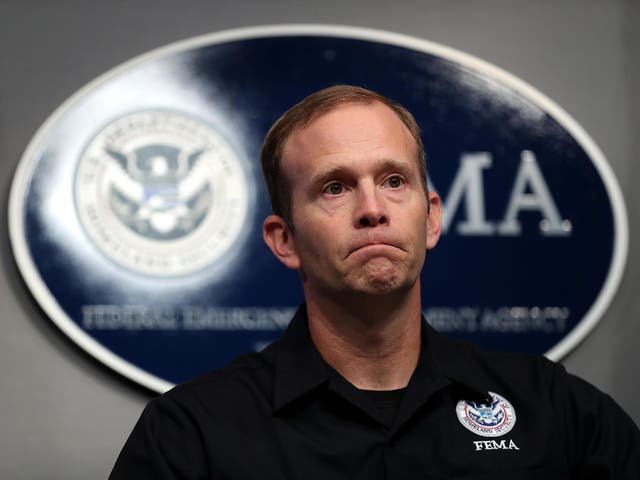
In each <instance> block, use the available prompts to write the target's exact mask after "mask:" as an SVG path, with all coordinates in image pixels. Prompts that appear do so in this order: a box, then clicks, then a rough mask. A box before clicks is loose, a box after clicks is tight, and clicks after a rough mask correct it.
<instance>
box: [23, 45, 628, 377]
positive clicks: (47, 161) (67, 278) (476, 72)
mask: <svg viewBox="0 0 640 480" xmlns="http://www.w3.org/2000/svg"><path fill="white" fill-rule="evenodd" d="M345 37H346V36H345ZM176 57H180V63H181V65H183V67H184V68H183V69H182V70H181V73H180V74H181V75H182V76H184V77H189V78H191V79H192V80H193V82H191V83H190V85H189V86H188V88H193V85H194V84H196V85H198V86H199V88H200V89H201V90H200V94H201V95H204V98H206V101H205V102H203V103H202V105H201V108H202V111H203V112H207V111H210V110H216V109H217V108H218V106H219V105H225V106H227V107H228V106H231V107H232V108H233V110H234V112H235V113H234V117H235V118H234V125H235V128H237V129H238V131H242V133H243V135H242V137H237V138H227V140H228V141H229V142H230V143H231V144H234V145H238V144H240V143H242V146H241V148H242V149H243V150H244V152H245V153H246V157H247V158H248V159H250V160H252V161H253V160H255V162H256V167H255V168H248V169H246V170H247V175H248V176H249V177H250V180H251V181H252V182H253V183H254V184H255V188H256V202H255V208H254V209H253V210H252V211H251V212H250V216H249V220H248V222H249V224H251V225H253V227H252V228H251V229H250V230H249V233H248V237H247V238H246V240H245V241H243V242H241V243H240V244H239V245H238V246H237V248H240V249H243V252H244V254H243V255H242V256H241V260H240V261H239V262H238V264H237V268H236V269H235V270H234V271H233V272H232V273H230V274H226V275H224V276H222V277H219V278H216V279H215V281H213V282H209V283H204V284H200V285H196V286H194V285H193V284H190V285H189V286H188V287H183V288H182V290H181V291H180V292H178V294H177V296H176V297H175V298H179V300H178V301H172V302H171V303H170V304H164V303H163V299H162V298H155V297H154V293H153V288H154V287H153V285H155V284H157V283H158V282H162V279H149V286H147V287H145V286H144V278H142V279H141V280H140V282H142V283H140V284H136V285H126V284H123V283H122V280H121V279H117V278H116V279H114V281H113V283H112V284H110V285H103V286H102V287H101V288H96V285H95V284H91V282H88V283H87V282H85V281H84V279H87V278H90V277H91V275H92V272H91V271H90V270H89V271H88V270H87V269H86V267H85V263H83V262H84V261H86V259H83V262H80V261H78V259H77V258H76V257H75V256H76V255H77V253H76V252H74V251H70V250H68V249H66V248H65V247H64V245H63V243H64V242H61V241H60V239H59V238H57V237H55V236H51V235H48V234H47V231H46V227H45V226H44V224H45V223H46V222H47V221H48V220H49V221H50V218H49V219H47V218H45V215H47V214H45V213H44V212H45V211H44V209H43V204H44V203H46V201H47V199H46V198H44V199H43V198H42V194H41V191H40V187H39V185H40V184H42V183H46V181H47V177H48V172H50V171H51V169H56V168H59V167H58V166H59V165H61V164H62V163H63V162H69V161H74V159H68V158H61V156H60V155H59V154H58V153H57V151H56V149H54V148H51V147H50V144H51V143H52V141H53V140H55V139H56V136H60V135H62V133H61V131H62V125H64V127H65V129H67V131H68V128H69V127H73V125H68V123H69V121H70V120H69V118H71V117H70V116H69V113H70V112H73V111H74V109H77V108H80V107H81V106H82V104H83V102H86V101H87V99H90V98H91V96H92V95H95V92H97V91H98V90H100V89H104V88H106V86H107V85H108V84H109V83H110V82H113V81H115V80H117V79H119V80H118V81H121V82H122V81H124V82H126V79H127V76H128V75H131V74H132V72H133V73H135V70H136V69H141V68H147V67H148V66H149V64H153V63H157V64H162V63H163V62H175V60H176ZM164 80H165V79H164V78H162V77H157V78H155V79H152V80H151V81H150V82H149V84H148V87H147V88H148V89H149V91H150V92H153V89H154V88H155V86H156V84H155V83H154V82H158V83H157V84H160V82H163V81H164ZM339 83H347V84H356V85H362V86H365V87H367V88H370V89H372V90H375V91H378V92H380V93H382V94H384V95H386V96H389V97H391V98H393V99H394V100H396V101H398V102H400V103H401V104H403V105H405V106H406V107H407V108H408V109H409V110H410V111H411V112H412V113H413V114H414V115H415V117H416V119H417V121H418V122H419V124H420V125H421V127H422V129H423V132H424V133H423V138H424V142H425V146H426V149H427V153H428V157H429V161H428V169H429V175H430V179H431V180H432V181H433V185H434V186H435V188H436V189H438V190H439V192H440V193H441V195H442V196H443V198H445V197H446V195H447V192H448V190H449V188H450V186H451V184H452V182H453V180H454V178H455V176H456V174H457V173H458V169H459V167H460V159H461V157H462V155H463V154H464V153H470V152H488V153H489V154H490V155H491V157H492V159H493V164H492V166H491V167H490V168H487V169H485V170H484V171H483V182H484V194H485V196H484V200H485V208H486V218H487V220H489V221H492V222H494V223H495V222H499V221H500V220H501V219H502V218H503V216H504V214H505V209H506V206H507V203H508V200H509V196H510V193H511V189H512V187H513V182H514V179H515V177H516V174H517V171H518V168H519V166H520V160H521V154H522V152H523V151H524V150H527V151H532V152H534V154H535V157H536V159H537V162H538V165H539V167H540V170H541V172H542V174H543V176H544V179H545V181H546V183H547V185H548V187H549V191H550V192H551V195H552V197H553V200H554V201H555V204H556V205H557V207H558V209H559V211H560V214H561V216H562V218H563V219H568V220H569V221H570V222H571V226H572V229H571V233H570V235H568V236H556V237H554V236H550V237H548V236H544V235H542V234H541V232H540V228H539V223H540V219H541V216H540V212H539V211H532V212H522V213H520V214H519V216H518V218H519V220H520V222H521V224H522V233H521V235H519V236H500V235H489V236H463V235H460V234H458V233H457V232H456V230H455V226H456V223H457V222H459V221H461V220H463V218H464V217H465V215H466V213H465V209H464V206H463V204H461V206H460V207H459V208H458V209H457V211H456V213H455V216H454V218H453V222H452V227H451V228H450V229H449V231H448V232H447V233H446V234H445V235H444V236H443V238H442V239H441V242H440V244H439V245H438V247H437V248H436V249H435V250H433V251H430V252H429V254H428V255H427V264H426V267H425V270H424V272H423V275H422V281H423V305H424V308H425V312H426V313H427V314H428V315H429V312H430V311H432V312H440V313H442V312H449V313H450V314H452V315H454V317H455V315H458V316H459V313H460V312H462V311H467V312H469V311H473V312H476V314H477V318H476V327H475V330H474V329H473V328H472V329H469V328H461V329H456V328H452V329H449V331H446V332H445V333H447V334H449V335H451V336H454V337H457V338H465V339H470V340H472V341H473V342H475V343H477V344H479V345H481V346H482V347H485V348H488V349H500V350H513V351H521V352H531V353H544V352H547V351H549V350H550V349H552V348H553V347H554V346H556V345H557V344H558V343H559V342H560V341H561V340H563V339H564V338H565V337H566V336H567V335H568V334H569V333H570V332H571V331H572V330H573V329H574V327H576V326H577V325H578V324H579V323H580V322H581V321H582V320H583V319H584V317H585V315H587V313H588V311H589V310H590V309H591V308H592V307H593V305H594V302H595V301H596V299H597V298H598V297H599V295H600V293H601V290H602V289H603V285H604V284H605V283H606V282H607V279H608V275H609V273H610V268H611V265H612V262H613V256H614V246H615V241H616V239H615V237H616V227H615V224H614V223H615V222H614V212H613V207H612V202H611V200H610V196H609V194H608V191H607V188H606V186H605V184H604V182H603V179H602V177H601V174H600V172H599V171H598V169H597V168H596V166H595V165H594V162H593V160H592V158H590V156H589V155H588V154H587V152H585V149H584V148H583V146H581V144H580V143H579V142H578V141H577V140H576V138H574V136H572V134H571V133H570V132H569V131H568V130H567V129H566V128H565V126H563V125H561V124H560V123H559V122H558V120H557V119H555V118H554V117H552V116H551V115H550V114H549V113H548V111H547V110H545V109H544V108H543V106H541V105H538V104H536V103H534V101H533V100H532V99H531V98H529V97H527V96H525V95H523V93H522V92H521V91H518V90H517V89H515V88H513V87H512V86H511V85H508V84H506V83H504V82H502V81H501V80H500V79H496V78H494V77H492V76H491V75H488V74H487V73H483V72H482V71H481V69H474V68H470V66H469V65H463V64H461V63H458V62H455V61H452V60H450V59H447V58H443V57H440V56H437V55H435V54H432V53H427V52H425V51H419V50H416V49H412V48H407V47H406V46H400V45H393V44H389V43H385V42H381V41H374V40H368V39H358V38H340V36H338V37H336V36H333V35H322V34H315V35H307V34H304V35H294V34H291V35H286V34H283V35H280V36H266V37H261V36H257V37H255V38H246V39H236V40H231V41H226V42H222V43H216V44H205V45H201V46H199V47H194V48H188V49H177V50H175V51H172V52H170V53H165V54H162V55H155V56H151V57H150V58H148V59H146V60H143V61H141V62H137V63H134V64H133V65H132V66H129V67H128V68H126V69H124V70H119V71H118V72H117V73H116V74H115V75H113V76H111V77H109V78H107V79H106V80H104V81H102V82H99V83H98V84H97V85H95V86H94V88H93V89H89V90H88V91H86V92H85V93H84V94H83V95H82V96H80V97H79V98H78V99H77V100H76V101H75V102H72V103H71V104H70V105H68V106H67V107H66V110H65V111H63V113H62V115H60V116H59V117H58V119H57V121H56V122H54V123H53V124H52V125H50V126H49V127H48V129H47V132H46V133H47V134H46V135H45V136H44V137H41V142H40V144H39V146H40V148H39V149H38V154H37V155H35V156H34V158H25V159H24V160H23V161H29V162H35V163H34V167H33V170H32V174H31V176H30V180H31V182H30V183H29V186H28V188H27V190H26V191H25V192H23V196H24V210H23V213H22V215H23V217H22V221H23V222H24V230H25V236H26V238H25V240H24V241H25V242H26V246H27V248H28V251H29V252H30V255H31V256H32V262H33V265H34V267H35V269H36V270H37V274H38V275H39V276H40V277H41V279H42V281H43V283H44V284H45V285H46V288H47V289H48V290H49V292H50V294H51V295H52V296H53V298H55V300H56V301H57V303H58V304H59V306H60V307H61V309H62V310H63V311H64V313H65V314H66V316H67V317H68V319H70V320H71V321H72V322H75V323H76V324H77V325H78V326H79V327H80V328H81V329H83V330H84V332H85V333H86V334H87V335H89V336H90V337H91V338H93V339H94V340H96V341H97V342H98V343H99V344H101V345H102V346H104V347H105V348H106V349H107V350H108V351H110V352H112V353H113V354H114V355H115V356H117V357H120V358H121V359H124V360H125V361H126V362H129V363H130V364H133V365H135V366H137V367H139V368H140V369H142V370H143V371H145V372H148V373H149V374H151V375H153V376H155V377H158V378H160V379H162V380H164V381H166V382H169V383H177V382H182V381H184V380H186V379H188V378H189V377H191V376H193V375H195V374H197V373H199V372H202V371H204V370H207V369H211V368H215V367H219V366H222V365H224V364H226V363H227V362H229V360H230V359H232V358H233V357H235V356H237V355H238V354H240V353H242V352H245V351H251V350H254V349H255V348H256V347H257V346H259V345H263V344H264V343H265V342H269V341H272V340H274V339H276V338H277V337H278V336H279V335H280V333H281V330H279V329H271V330H268V329H267V330H255V331H248V330H230V331H224V330H223V331H220V330H207V329H204V330H197V331H193V330H186V329H182V328H175V329H165V330H153V331H151V330H144V329H133V330H126V329H117V330H109V329H85V328H84V327H83V323H82V321H81V319H82V308H83V306H85V305H100V304H109V305H117V304H126V303H130V300H126V301H124V300H123V299H122V298H121V297H122V296H123V295H124V292H126V298H127V299H130V298H132V297H137V298H138V299H139V301H138V302H137V303H138V304H149V305H155V306H157V305H163V306H164V307H166V308H167V309H173V310H174V311H177V312H179V311H180V310H181V308H182V307H183V306H185V305H189V306H192V307H193V306H200V307H202V308H205V309H206V308H209V307H212V306H213V307H221V308H223V307H224V308H235V307H238V308H245V307H246V308H249V307H260V308H269V307H274V308H295V307H296V306H297V305H298V304H299V303H300V302H301V301H302V299H303V297H302V290H301V288H300V285H299V280H298V277H297V274H296V273H295V272H291V271H287V270H286V269H285V268H284V267H283V266H282V265H280V264H279V263H278V262H277V260H276V259H275V258H273V257H272V255H271V254H270V253H269V252H268V250H267V249H266V247H265V246H264V245H263V241H262V234H261V222H262V219H263V218H264V217H265V216H267V215H268V214H269V213H270V207H269V203H268V199H267V194H266V190H265V187H264V185H263V181H262V178H261V176H260V172H259V168H258V167H257V162H258V157H259V147H260V143H261V141H262V138H263V136H264V134H265V132H266V131H267V129H268V128H269V126H270V125H271V124H272V122H273V121H274V120H275V119H276V118H278V116H279V115H280V114H281V113H282V112H284V111H285V110H286V109H287V108H288V107H290V106H291V105H292V104H294V103H295V102H297V101H298V100H300V99H301V98H303V97H304V96H306V95H307V94H309V93H311V92H313V91H316V90H318V89H321V88H324V87H326V86H328V85H333V84H339ZM125 85H126V83H125ZM185 89H186V86H185ZM187 93H188V92H187V91H186V90H185V94H187ZM161 103H162V102H161V98H159V104H160V105H161ZM125 113H129V112H128V111H127V110H126V108H123V107H122V106H121V105H120V104H118V103H117V102H114V107H113V112H112V115H111V116H112V118H117V117H119V116H121V115H124V114H125ZM65 122H66V123H67V125H65ZM101 127H102V125H101V124H97V125H96V130H99V129H100V128H101ZM89 140H90V139H89V138H87V139H86V142H88V141H89ZM86 142H85V143H86ZM75 161H77V159H75ZM28 283H29V282H28ZM140 285H142V286H140ZM178 288H180V287H178ZM37 296H38V295H36V297H37ZM512 307H522V308H525V309H529V310H528V311H529V312H531V311H532V310H530V309H532V308H533V307H540V311H543V309H544V308H556V309H560V311H562V312H564V314H565V315H566V318H565V319H564V320H563V327H562V328H560V327H558V326H557V325H560V324H557V325H556V326H557V328H556V330H557V331H552V332H546V331H534V330H535V329H533V330H532V329H528V330H527V331H513V329H512V330H511V331H509V329H507V330H505V331H496V330H495V329H494V330H486V329H482V328H480V325H481V319H482V315H483V312H493V313H494V314H495V313H496V312H498V311H502V312H503V313H504V312H506V311H511V310H509V309H511V308H512ZM465 309H466V310H465ZM500 309H502V310H500ZM505 309H506V310H505ZM562 309H564V310H562ZM533 311H534V312H539V311H538V310H533ZM456 312H457V313H456ZM472 316H473V315H472ZM456 318H458V317H456ZM554 325H555V324H554ZM445 330H446V329H445ZM516 330H517V329H516ZM107 363H109V362H107ZM111 366H114V365H111ZM115 368H116V369H119V368H118V367H117V366H115ZM120 371H121V373H125V374H127V373H126V372H123V371H122V370H120ZM142 383H144V382H142ZM149 385H150V384H149V383H147V386H149Z"/></svg>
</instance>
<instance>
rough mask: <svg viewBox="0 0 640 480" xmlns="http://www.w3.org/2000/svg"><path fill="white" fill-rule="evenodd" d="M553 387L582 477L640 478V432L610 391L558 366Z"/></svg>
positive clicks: (624, 479) (576, 469)
mask: <svg viewBox="0 0 640 480" xmlns="http://www.w3.org/2000/svg"><path fill="white" fill-rule="evenodd" d="M558 367H559V368H558V369H557V372H556V381H555V386H554V389H553V395H554V396H555V397H556V398H555V401H556V403H557V404H559V406H560V407H559V410H560V414H561V416H562V417H563V418H562V420H563V421H564V422H565V428H566V429H567V432H568V433H567V438H568V443H569V445H568V449H569V452H570V458H571V462H572V465H573V468H574V472H575V478H578V479H596V478H597V479H603V480H605V479H615V480H627V479H628V480H632V479H633V480H638V479H640V431H639V430H638V427H637V426H636V425H635V424H634V422H633V420H632V419H631V418H630V417H629V416H628V415H627V414H626V413H625V412H624V411H623V410H622V408H620V406H619V405H618V404H617V403H616V402H615V401H614V400H613V399H612V398H611V397H610V396H609V395H607V394H605V393H603V392H601V391H600V390H598V389H597V388H596V387H594V386H593V385H591V384H589V383H587V382H585V381H584V380H582V379H580V378H578V377H576V376H574V375H570V374H568V373H567V372H566V371H565V370H564V368H563V367H562V366H558Z"/></svg>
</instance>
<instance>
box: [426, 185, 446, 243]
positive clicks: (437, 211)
mask: <svg viewBox="0 0 640 480" xmlns="http://www.w3.org/2000/svg"><path fill="white" fill-rule="evenodd" d="M428 201H429V214H428V216H427V250H429V249H431V248H433V247H435V246H436V244H437V243H438V239H439V238H440V233H441V232H442V202H441V201H440V196H439V195H438V194H437V193H436V192H429V198H428Z"/></svg>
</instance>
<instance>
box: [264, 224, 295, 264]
mask: <svg viewBox="0 0 640 480" xmlns="http://www.w3.org/2000/svg"><path fill="white" fill-rule="evenodd" d="M262 238H263V239H264V243H266V244H267V246H268V247H269V248H270V249H271V251H272V252H273V254H274V255H275V256H276V257H277V258H278V260H280V261H281V262H282V263H284V265H285V266H286V267H288V268H290V269H292V270H300V259H299V258H298V254H297V253H296V249H295V244H294V241H293V236H292V235H291V231H290V230H289V227H288V226H287V222H285V221H284V219H283V218H282V217H280V216H278V215H269V216H268V217H267V218H265V220H264V224H263V225H262Z"/></svg>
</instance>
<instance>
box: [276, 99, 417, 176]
mask: <svg viewBox="0 0 640 480" xmlns="http://www.w3.org/2000/svg"><path fill="white" fill-rule="evenodd" d="M416 149H417V145H416V142H415V139H414V138H413V136H412V135H411V133H410V132H409V129H408V128H407V127H406V125H405V124H404V123H403V122H402V120H401V119H400V118H399V117H398V115H397V114H396V113H395V112H394V111H393V110H392V109H391V108H389V107H388V106H386V105H384V104H382V103H379V102H371V103H367V104H365V103H346V104H342V105H339V106H337V107H336V108H334V109H332V110H330V111H328V112H325V113H322V114H320V115H318V116H317V117H315V118H313V119H312V120H311V121H310V122H309V123H308V124H307V125H305V126H304V127H299V128H297V129H295V130H293V132H292V133H291V134H290V136H289V138H288V139H287V141H286V143H285V144H284V148H283V151H282V170H283V172H284V173H285V175H287V176H288V177H289V179H291V176H290V174H291V173H292V172H293V171H296V170H299V169H300V168H304V167H305V166H307V167H309V166H311V165H309V164H310V163H313V164H314V165H315V164H318V163H322V162H331V161H332V160H333V161H339V160H342V161H345V162H348V161H354V160H356V159H360V158H365V157H366V156H367V154H370V155H371V156H375V155H385V154H386V155H390V156H392V157H395V156H400V157H405V156H407V155H409V156H410V157H411V158H412V159H413V158H414V157H415V153H416ZM401 159H404V158H401ZM407 160H408V158H407ZM316 166H317V165H316Z"/></svg>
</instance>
